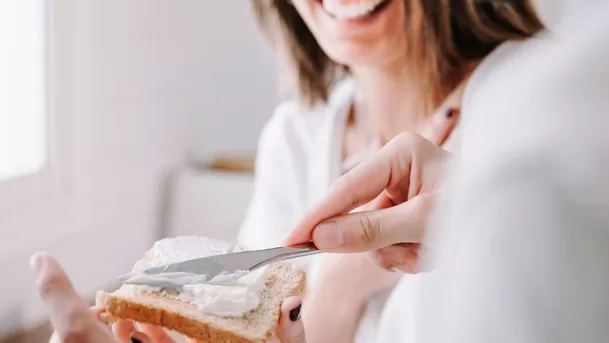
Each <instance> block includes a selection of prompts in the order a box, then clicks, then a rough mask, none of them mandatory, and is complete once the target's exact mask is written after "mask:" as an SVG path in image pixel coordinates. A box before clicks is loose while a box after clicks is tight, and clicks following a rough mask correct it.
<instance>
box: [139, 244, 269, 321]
mask: <svg viewBox="0 0 609 343" xmlns="http://www.w3.org/2000/svg"><path fill="white" fill-rule="evenodd" d="M237 251H238V249H237V248H235V247H233V246H231V245H230V244H228V243H225V242H221V241H216V240H212V239H209V238H206V237H197V236H186V237H175V238H166V239H162V240H160V241H158V242H156V243H155V244H154V246H153V247H152V249H150V250H149V251H148V253H147V254H146V256H145V257H144V258H143V259H142V260H140V261H138V262H137V263H136V264H135V266H134V267H133V270H132V271H133V272H138V271H142V270H145V269H149V268H155V267H160V266H164V265H167V264H172V263H177V262H183V261H187V260H192V259H196V258H201V257H207V256H213V255H219V254H226V253H229V252H237ZM267 276H268V267H263V268H260V269H256V270H255V271H253V272H245V271H242V272H237V273H235V274H220V275H218V276H216V277H214V278H213V279H212V280H207V278H206V277H205V275H197V274H191V273H166V274H158V275H155V276H149V275H138V276H135V278H146V279H148V278H154V279H156V280H163V281H166V282H169V283H172V282H176V284H177V285H183V286H181V287H176V288H172V289H169V290H167V291H168V292H170V293H176V294H177V296H178V297H179V298H181V299H183V300H185V301H188V302H190V303H192V304H194V305H196V306H197V307H198V309H199V310H200V311H201V312H203V313H207V314H213V315H218V316H230V317H238V316H242V315H243V314H245V313H247V312H249V311H251V310H253V309H255V308H257V307H258V305H259V304H260V301H261V300H262V291H263V290H264V288H265V284H266V280H267ZM132 287H134V290H135V291H140V290H152V291H160V290H161V289H160V288H153V287H148V286H132Z"/></svg>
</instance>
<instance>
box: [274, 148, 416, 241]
mask: <svg viewBox="0 0 609 343" xmlns="http://www.w3.org/2000/svg"><path fill="white" fill-rule="evenodd" d="M400 144H401V143H400V140H397V141H396V140H394V141H391V142H390V143H389V144H387V145H386V146H384V147H383V148H381V150H380V151H379V152H378V153H377V154H376V155H374V156H373V157H372V158H370V159H368V160H366V161H365V162H362V163H361V164H359V165H358V166H357V167H355V168H353V169H352V170H350V171H349V172H347V173H346V174H345V175H343V176H342V177H340V178H339V179H338V180H337V181H336V182H334V184H333V185H332V187H331V188H330V190H329V193H328V194H327V195H326V196H325V197H324V198H323V199H322V200H321V201H319V202H318V203H317V204H316V205H315V206H314V207H313V208H312V209H311V210H310V211H309V212H308V213H307V214H306V215H305V217H304V218H303V219H302V220H301V221H300V222H299V223H298V224H297V225H296V227H295V228H294V230H293V231H292V232H291V233H290V235H289V236H288V237H287V238H286V239H285V241H284V243H285V244H286V245H294V244H300V243H304V242H309V241H311V239H312V232H313V230H314V228H315V227H316V226H317V225H318V224H320V223H321V222H323V221H325V220H326V219H329V218H332V217H335V216H339V215H344V214H347V213H349V212H350V211H351V210H353V209H355V208H357V207H359V206H361V205H363V204H365V203H367V202H369V201H371V200H373V199H375V198H376V197H377V196H378V195H379V194H381V193H382V192H383V191H384V190H385V189H386V188H389V187H391V185H392V183H396V182H400V181H403V180H408V179H409V174H410V165H411V162H412V154H411V153H410V150H409V149H406V150H404V149H400Z"/></svg>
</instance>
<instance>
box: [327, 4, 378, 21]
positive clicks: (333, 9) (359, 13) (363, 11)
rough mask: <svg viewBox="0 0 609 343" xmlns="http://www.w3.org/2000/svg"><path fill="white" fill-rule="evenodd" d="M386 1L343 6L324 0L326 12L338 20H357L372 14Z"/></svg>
mask: <svg viewBox="0 0 609 343" xmlns="http://www.w3.org/2000/svg"><path fill="white" fill-rule="evenodd" d="M383 1H384V0H371V1H363V2H361V3H357V4H348V5H343V4H341V3H340V2H339V1H337V0H324V1H323V6H324V9H325V10H326V12H328V13H329V14H330V15H332V16H334V17H336V18H338V19H357V18H362V17H365V16H366V15H368V14H370V12H372V11H373V10H374V9H375V8H376V7H377V6H378V5H380V4H381V3H382V2H383Z"/></svg>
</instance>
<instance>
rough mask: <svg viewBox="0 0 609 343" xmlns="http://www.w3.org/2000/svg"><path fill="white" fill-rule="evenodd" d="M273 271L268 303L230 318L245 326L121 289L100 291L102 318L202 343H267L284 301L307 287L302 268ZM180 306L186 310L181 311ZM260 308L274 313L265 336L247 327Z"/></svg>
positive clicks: (185, 305) (172, 300) (190, 306)
mask: <svg viewBox="0 0 609 343" xmlns="http://www.w3.org/2000/svg"><path fill="white" fill-rule="evenodd" d="M286 268H287V269H286ZM273 270H274V272H270V273H269V278H268V279H267V283H266V286H267V291H268V292H267V293H268V294H273V296H271V297H267V298H266V299H264V298H263V302H265V301H267V302H268V303H267V304H263V303H261V305H260V306H258V308H256V309H255V310H253V311H252V312H250V313H248V314H246V315H245V316H244V317H242V318H231V319H227V320H230V321H231V325H233V324H234V325H237V326H239V325H241V323H242V326H243V328H242V329H241V328H240V330H230V328H227V327H223V326H222V317H216V318H218V321H216V322H214V320H204V319H201V318H193V317H192V316H189V315H188V311H194V310H195V309H196V307H195V306H194V305H193V304H190V303H187V302H185V301H182V300H180V299H177V298H171V297H168V296H166V295H164V294H160V293H156V292H142V293H140V294H138V296H137V298H139V299H136V298H133V297H132V298H130V297H126V296H124V295H122V294H119V292H118V291H117V292H115V293H111V294H108V293H105V292H98V295H97V298H96V304H97V306H99V307H103V308H104V309H105V312H104V313H103V315H102V320H103V321H104V322H105V323H107V324H111V323H112V322H114V321H116V320H117V319H127V320H134V321H136V322H140V323H147V324H152V325H157V326H161V327H164V328H166V329H169V330H173V331H176V332H179V333H182V334H184V335H185V336H187V337H189V338H192V339H196V340H198V341H199V342H202V343H208V342H209V343H212V342H223V343H265V342H266V341H267V340H268V339H270V338H271V337H273V336H275V332H276V329H277V325H278V323H279V314H280V306H281V302H283V300H285V299H286V298H288V297H289V296H293V295H297V294H299V293H301V292H302V291H303V290H304V286H305V273H304V272H303V271H301V270H297V269H295V268H294V267H292V266H287V265H285V264H282V265H281V266H274V268H273ZM280 271H283V272H280ZM286 278H287V279H289V280H286ZM119 291H120V290H119ZM154 303H163V305H164V306H154V305H153V304H154ZM269 306H271V307H269ZM174 309H175V310H174ZM180 309H183V310H187V311H180ZM257 311H258V312H259V311H270V312H271V315H272V319H271V321H270V323H267V325H268V326H267V327H266V330H265V331H264V333H263V334H262V335H260V334H250V333H249V332H248V329H247V327H248V325H251V323H249V321H251V318H254V317H255V316H256V314H257V313H256V312H257ZM235 323H236V324H235ZM238 331H240V332H238Z"/></svg>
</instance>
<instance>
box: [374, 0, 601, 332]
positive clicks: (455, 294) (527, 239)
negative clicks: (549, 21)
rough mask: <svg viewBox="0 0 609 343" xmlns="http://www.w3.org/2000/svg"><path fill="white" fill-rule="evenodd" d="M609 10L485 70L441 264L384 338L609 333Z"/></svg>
mask: <svg viewBox="0 0 609 343" xmlns="http://www.w3.org/2000/svg"><path fill="white" fill-rule="evenodd" d="M578 1H580V4H582V6H583V5H584V2H586V1H585V0H578ZM574 2H575V1H574ZM603 10H605V12H603ZM607 15H609V11H606V9H603V8H600V7H599V8H597V9H596V11H591V12H588V13H586V18H585V20H581V19H582V18H583V17H578V18H574V19H573V20H571V21H569V20H563V21H562V22H561V25H560V26H559V27H555V28H553V31H552V33H551V34H550V33H545V34H543V35H541V36H540V37H539V38H535V39H531V40H529V41H527V42H524V43H516V44H513V43H511V44H507V45H504V46H502V47H501V48H500V49H499V50H497V51H496V52H495V53H493V54H492V55H491V56H489V58H487V59H486V60H485V61H484V62H483V64H482V65H481V66H480V68H478V70H477V71H476V72H475V73H474V75H473V76H472V79H471V80H470V84H469V85H468V87H467V89H466V91H465V94H464V99H463V106H462V117H463V122H462V125H463V127H462V129H463V134H462V150H461V152H460V154H458V155H457V156H456V162H455V164H454V165H453V168H451V169H450V173H449V175H448V176H447V177H448V181H447V182H446V184H445V187H446V189H445V191H446V193H445V197H444V198H443V199H441V202H440V204H439V205H438V207H437V209H436V216H435V218H434V221H433V223H432V227H431V228H430V233H429V236H428V237H427V240H426V246H427V247H428V250H427V252H426V254H425V256H424V258H423V263H426V264H428V265H430V266H433V267H434V271H433V272H432V273H430V274H427V275H426V276H425V277H424V278H421V279H419V280H420V282H421V284H420V285H419V286H418V287H417V286H414V285H413V283H412V282H407V281H406V280H404V281H402V283H401V284H400V285H398V287H397V288H396V290H395V291H394V294H393V295H392V297H391V298H390V300H389V302H388V305H387V307H386V312H385V313H384V316H383V322H382V325H381V328H382V329H381V334H380V337H379V340H378V342H379V343H392V342H396V343H398V342H399V343H406V342H413V340H414V341H416V342H420V343H439V342H451V343H488V342H493V343H502V342H506V343H508V342H509V343H513V342H518V343H533V342H535V343H539V342H543V343H545V342H552V343H561V342H565V343H566V342H599V343H600V342H609V325H608V323H609V267H608V261H609V21H607V20H606V18H607ZM440 214H441V215H440ZM411 318H415V320H414V321H412V320H410V319H411ZM413 330H414V331H415V332H414V333H413Z"/></svg>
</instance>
